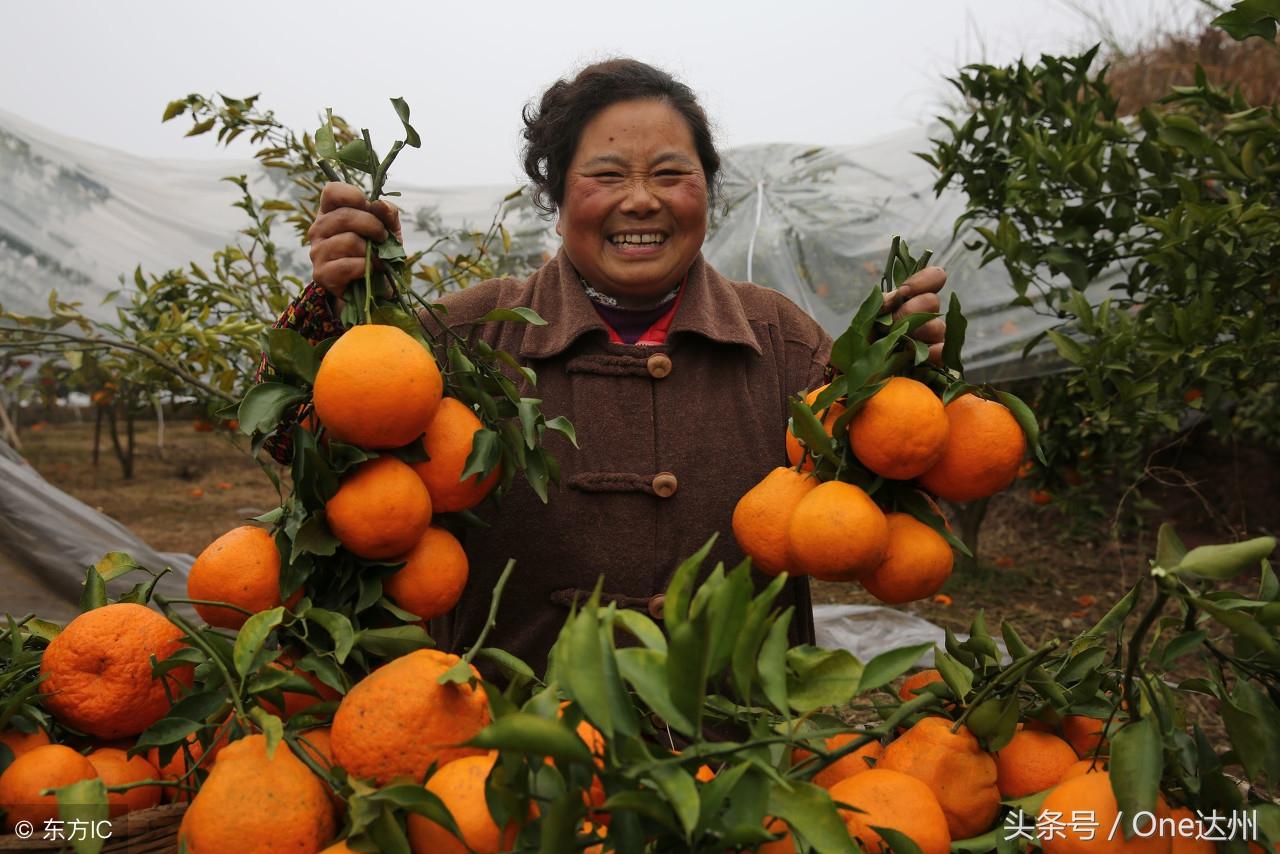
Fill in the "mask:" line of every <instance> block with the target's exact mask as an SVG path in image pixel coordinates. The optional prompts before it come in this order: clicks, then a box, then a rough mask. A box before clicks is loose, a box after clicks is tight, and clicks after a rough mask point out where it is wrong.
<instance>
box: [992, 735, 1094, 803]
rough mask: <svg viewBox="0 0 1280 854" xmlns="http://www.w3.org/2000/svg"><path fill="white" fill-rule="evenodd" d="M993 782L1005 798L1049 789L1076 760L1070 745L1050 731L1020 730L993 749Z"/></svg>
mask: <svg viewBox="0 0 1280 854" xmlns="http://www.w3.org/2000/svg"><path fill="white" fill-rule="evenodd" d="M995 756H996V775H997V776H996V785H997V786H999V788H1000V794H1001V795H1003V796H1004V797H1006V798H1025V797H1026V796H1027V795H1034V794H1035V793H1036V792H1043V791H1044V790H1045V789H1051V788H1053V787H1054V786H1056V785H1058V783H1060V782H1061V781H1062V775H1063V774H1065V773H1067V771H1068V769H1070V768H1071V766H1072V765H1075V764H1076V762H1077V761H1078V760H1077V759H1076V752H1075V751H1074V750H1072V749H1071V745H1069V744H1067V743H1066V742H1065V741H1063V740H1062V739H1060V738H1058V737H1057V736H1056V735H1054V734H1053V733H1048V732H1036V731H1035V730H1030V729H1021V730H1018V731H1017V732H1015V733H1014V734H1013V738H1012V739H1011V740H1010V741H1009V743H1008V744H1006V745H1005V746H1004V747H1002V748H1000V749H999V750H998V751H996V754H995Z"/></svg>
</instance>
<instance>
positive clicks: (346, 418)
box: [312, 325, 444, 449]
mask: <svg viewBox="0 0 1280 854" xmlns="http://www.w3.org/2000/svg"><path fill="white" fill-rule="evenodd" d="M443 391H444V381H443V379H442V378H441V376H440V369H439V368H438V367H436V360H435V359H434V358H433V357H432V355H431V353H430V352H428V351H427V349H426V348H425V347H423V346H422V344H420V343H418V342H417V341H416V340H414V339H413V337H412V336H410V335H409V334H408V333H407V332H404V331H403V330H400V329H397V328H396V327H394V326H379V325H363V326H356V327H353V328H351V329H348V330H347V331H346V333H345V334H343V336H342V337H341V338H339V339H338V340H337V341H336V342H335V343H334V345H333V346H332V347H330V348H329V351H328V352H327V353H325V356H324V359H323V360H322V361H321V362H320V370H318V371H317V372H316V381H315V386H314V389H313V394H312V400H313V401H314V403H315V411H316V415H317V416H318V417H319V418H320V423H322V424H323V425H324V426H325V429H327V430H328V431H329V434H330V435H331V436H332V437H333V438H334V439H336V440H338V441H339V442H347V443H349V444H352V445H358V446H359V447H361V448H375V449H376V448H399V447H401V446H403V445H407V444H409V443H410V442H412V441H413V440H414V439H417V438H418V437H419V436H421V435H422V434H423V432H425V431H426V429H427V425H428V424H430V423H431V418H432V416H433V415H435V413H436V409H437V408H438V407H439V406H440V398H441V395H442V393H443Z"/></svg>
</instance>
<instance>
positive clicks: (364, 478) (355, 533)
mask: <svg viewBox="0 0 1280 854" xmlns="http://www.w3.org/2000/svg"><path fill="white" fill-rule="evenodd" d="M348 334H350V333H348ZM339 340H341V339H339ZM324 517H325V521H326V522H327V523H328V524H329V530H330V531H332V532H333V535H334V536H335V537H337V538H338V541H339V542H340V543H342V545H343V547H344V548H345V549H346V550H347V551H349V552H351V553H352V554H355V555H359V556H360V557H363V558H368V559H370V560H384V559H387V558H393V557H398V556H400V555H402V554H404V553H405V552H407V551H409V550H410V549H411V548H413V547H414V545H415V544H416V543H417V542H418V540H420V539H421V538H422V534H423V533H424V532H425V531H426V530H427V526H428V525H430V524H431V496H430V495H429V494H428V493H427V488H426V487H425V486H423V484H422V478H420V477H418V475H417V474H416V473H415V472H414V470H413V469H411V468H410V467H409V465H408V464H407V463H403V462H401V461H400V460H398V459H396V458H395V457H391V456H386V457H378V458H377V459H376V460H370V461H369V462H367V463H361V464H360V466H359V467H358V468H357V469H356V470H355V472H354V473H353V474H350V475H348V476H347V477H346V478H345V479H344V480H343V481H342V485H341V486H339V487H338V491H337V493H336V494H334V496H333V497H332V498H330V499H329V500H328V502H326V503H325V505H324Z"/></svg>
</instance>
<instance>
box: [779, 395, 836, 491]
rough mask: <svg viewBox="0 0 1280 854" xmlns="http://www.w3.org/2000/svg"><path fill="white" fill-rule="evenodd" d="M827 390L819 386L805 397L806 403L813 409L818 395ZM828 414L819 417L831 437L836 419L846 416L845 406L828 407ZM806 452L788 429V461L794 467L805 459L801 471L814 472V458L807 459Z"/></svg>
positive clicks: (833, 405)
mask: <svg viewBox="0 0 1280 854" xmlns="http://www.w3.org/2000/svg"><path fill="white" fill-rule="evenodd" d="M828 385H829V384H828ZM826 390H827V386H825V385H822V386H818V387H817V388H815V389H814V390H813V391H811V392H809V393H808V394H806V395H805V396H804V402H805V403H807V404H809V407H810V408H813V404H814V401H816V400H817V399H818V395H820V394H822V393H823V392H824V391H826ZM826 413H827V414H826V415H823V414H822V413H821V412H819V413H818V417H819V418H821V419H822V426H823V427H826V428H827V435H828V436H830V435H831V431H832V428H833V427H834V426H835V423H836V419H838V418H839V417H840V416H841V415H843V414H844V404H843V403H839V402H837V403H833V404H831V405H830V406H829V407H827V409H826ZM804 452H805V447H804V445H802V444H800V440H799V439H797V438H796V437H795V434H794V433H792V432H791V430H789V429H788V430H787V459H788V460H789V461H790V462H791V465H793V466H798V465H800V460H801V459H804V465H803V466H800V467H801V469H803V470H804V471H813V458H812V457H807V458H806V457H805V453H804Z"/></svg>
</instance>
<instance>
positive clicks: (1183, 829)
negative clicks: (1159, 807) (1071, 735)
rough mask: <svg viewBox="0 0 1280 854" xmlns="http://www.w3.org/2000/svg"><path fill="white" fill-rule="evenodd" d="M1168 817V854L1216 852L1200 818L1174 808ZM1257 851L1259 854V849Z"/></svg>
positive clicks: (1189, 812)
mask: <svg viewBox="0 0 1280 854" xmlns="http://www.w3.org/2000/svg"><path fill="white" fill-rule="evenodd" d="M1082 761H1083V760H1082ZM1169 815H1170V818H1172V819H1173V833H1172V834H1169V833H1166V834H1165V835H1166V836H1171V837H1172V838H1171V839H1170V840H1169V854H1214V852H1215V851H1217V850H1218V847H1217V846H1216V845H1214V844H1213V842H1211V841H1210V840H1209V839H1205V838H1203V837H1204V835H1205V827H1204V825H1203V824H1202V823H1201V822H1200V817H1199V816H1197V815H1196V814H1195V813H1193V812H1192V811H1191V810H1189V809H1187V808H1186V807H1174V808H1173V810H1172V811H1171V812H1170V814H1169ZM1251 850H1252V849H1251ZM1258 850H1259V854H1261V849H1258Z"/></svg>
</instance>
